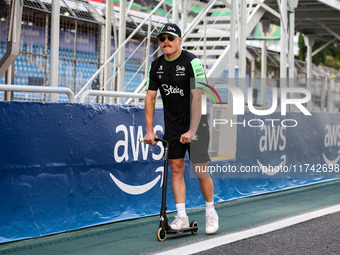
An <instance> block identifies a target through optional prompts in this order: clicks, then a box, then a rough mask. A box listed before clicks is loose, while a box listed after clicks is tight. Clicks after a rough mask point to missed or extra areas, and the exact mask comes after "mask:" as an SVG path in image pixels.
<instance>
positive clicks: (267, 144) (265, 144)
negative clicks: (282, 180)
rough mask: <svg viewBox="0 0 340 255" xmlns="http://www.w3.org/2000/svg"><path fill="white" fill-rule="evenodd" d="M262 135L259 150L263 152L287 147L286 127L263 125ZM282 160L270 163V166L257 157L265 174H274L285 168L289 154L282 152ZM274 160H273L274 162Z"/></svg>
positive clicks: (276, 150)
mask: <svg viewBox="0 0 340 255" xmlns="http://www.w3.org/2000/svg"><path fill="white" fill-rule="evenodd" d="M261 131H262V136H261V138H260V140H259V150H260V152H262V153H266V152H270V151H273V152H280V151H284V150H285V149H286V145H287V139H286V134H285V133H286V127H284V126H275V125H263V126H262V127H261ZM280 160H281V162H280V163H279V164H278V165H276V166H273V165H270V167H267V166H264V165H263V164H262V163H261V162H260V160H259V159H257V164H258V166H259V167H260V169H261V171H262V173H263V174H267V175H270V176H273V175H275V174H277V173H278V172H279V171H280V169H283V168H284V167H285V165H286V160H287V156H286V155H285V154H282V155H281V157H280ZM272 161H273V160H271V162H272ZM268 169H269V170H268Z"/></svg>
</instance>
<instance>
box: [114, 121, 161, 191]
mask: <svg viewBox="0 0 340 255" xmlns="http://www.w3.org/2000/svg"><path fill="white" fill-rule="evenodd" d="M154 131H155V132H156V133H157V132H160V133H163V127H162V126H160V125H156V126H155V127H154ZM116 133H117V134H118V133H119V134H121V136H122V139H121V140H118V141H117V142H116V144H115V147H114V159H115V161H116V162H117V163H124V161H125V162H128V161H131V158H132V161H141V160H144V161H146V160H147V159H148V154H149V153H150V152H151V150H149V145H148V144H145V143H140V142H139V141H138V139H139V138H142V137H144V133H143V128H142V126H138V127H137V131H136V130H135V127H134V126H129V128H128V127H127V126H125V125H119V126H117V127H116ZM155 147H159V148H158V151H159V153H155V152H152V155H151V157H152V159H153V160H161V159H162V158H163V154H164V147H163V145H162V143H160V142H159V143H158V144H157V145H156V146H155ZM131 154H132V155H131ZM131 156H132V157H131ZM122 167H124V166H123V165H122ZM155 173H159V174H158V175H157V177H156V178H154V179H153V180H151V181H149V182H147V183H145V181H143V180H141V181H140V182H141V183H140V184H139V185H130V184H127V183H126V182H128V181H123V180H119V179H118V178H117V177H116V176H114V174H112V173H110V177H111V179H112V181H113V182H114V183H115V184H116V185H117V187H118V188H120V189H121V190H122V191H123V192H125V193H127V194H130V195H141V194H144V193H146V192H148V191H149V190H150V189H152V188H153V187H154V186H156V184H157V183H158V182H159V181H160V186H162V184H163V176H164V167H163V166H160V167H158V168H157V169H156V170H155ZM126 178H127V179H128V178H131V175H129V174H128V173H126ZM143 182H144V183H143Z"/></svg>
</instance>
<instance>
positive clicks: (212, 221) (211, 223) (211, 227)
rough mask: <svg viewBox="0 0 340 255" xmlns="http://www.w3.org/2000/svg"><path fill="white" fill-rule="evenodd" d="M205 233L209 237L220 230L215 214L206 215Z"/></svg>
mask: <svg viewBox="0 0 340 255" xmlns="http://www.w3.org/2000/svg"><path fill="white" fill-rule="evenodd" d="M205 220H206V223H205V233H207V234H208V235H211V234H214V233H215V232H216V231H217V230H218V215H217V213H216V211H215V212H211V213H207V214H206V215H205Z"/></svg>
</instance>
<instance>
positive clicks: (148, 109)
mask: <svg viewBox="0 0 340 255" xmlns="http://www.w3.org/2000/svg"><path fill="white" fill-rule="evenodd" d="M156 96H157V90H148V91H147V94H146V97H145V122H146V135H145V137H144V142H145V143H147V144H152V145H155V144H156V142H155V138H157V135H156V134H155V133H154V131H153V119H154V116H155V105H156Z"/></svg>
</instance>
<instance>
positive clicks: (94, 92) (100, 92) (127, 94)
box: [79, 90, 146, 103]
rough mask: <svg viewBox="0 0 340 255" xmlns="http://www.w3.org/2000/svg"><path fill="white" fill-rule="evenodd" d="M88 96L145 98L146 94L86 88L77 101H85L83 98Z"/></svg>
mask: <svg viewBox="0 0 340 255" xmlns="http://www.w3.org/2000/svg"><path fill="white" fill-rule="evenodd" d="M88 96H104V97H126V98H145V96H146V94H140V93H133V92H118V91H103V90H86V91H84V92H83V93H82V94H81V96H80V99H79V103H85V100H86V98H87V97H88Z"/></svg>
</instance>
